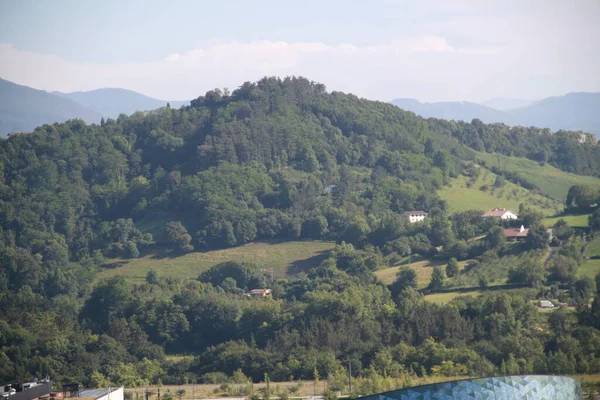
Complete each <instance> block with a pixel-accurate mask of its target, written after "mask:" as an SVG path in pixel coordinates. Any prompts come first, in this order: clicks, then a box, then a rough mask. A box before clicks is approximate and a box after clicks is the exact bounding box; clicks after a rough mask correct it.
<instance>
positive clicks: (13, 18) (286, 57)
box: [0, 0, 600, 101]
mask: <svg viewBox="0 0 600 400" xmlns="http://www.w3.org/2000/svg"><path fill="white" fill-rule="evenodd" d="M598 48H600V0H570V1H565V0H486V1H480V0H421V1H412V0H411V1H400V0H370V1H352V0H331V1H328V0H319V1H315V0H302V1H298V0H291V1H285V0H252V1H249V0H235V1H234V0H221V1H218V2H217V1H204V0H196V1H194V0H187V1H186V0H172V1H168V2H167V1H164V0H162V1H158V0H129V1H125V0H102V1H99V0H97V1H93V0H86V1H80V0H0V78H3V79H6V80H9V81H12V82H15V83H18V84H22V85H26V86H31V87H34V88H37V89H43V90H48V91H62V92H72V91H80V90H92V89H97V88H103V87H120V88H125V89H131V90H135V91H137V92H140V93H143V94H146V95H149V96H152V97H154V98H158V99H161V100H189V99H193V98H196V97H198V96H200V95H202V94H204V93H205V92H206V91H208V90H211V89H214V88H229V89H230V90H233V89H235V88H237V87H239V86H240V85H241V84H242V83H243V82H245V81H256V80H258V79H260V78H262V77H264V76H281V77H285V76H290V75H296V76H298V75H300V76H305V77H307V78H309V79H311V80H314V81H318V82H321V83H323V84H325V85H326V86H327V88H328V90H340V91H344V92H351V93H354V94H356V95H358V96H361V97H366V98H369V99H374V100H382V101H390V100H392V99H394V98H399V97H403V98H416V99H419V100H421V101H457V100H463V101H483V100H486V99H489V98H492V97H511V98H523V99H540V98H544V97H548V96H555V95H562V94H565V93H568V92H582V91H584V92H600V73H599V71H600V52H599V51H598Z"/></svg>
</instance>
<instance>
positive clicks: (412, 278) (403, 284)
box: [390, 267, 418, 296]
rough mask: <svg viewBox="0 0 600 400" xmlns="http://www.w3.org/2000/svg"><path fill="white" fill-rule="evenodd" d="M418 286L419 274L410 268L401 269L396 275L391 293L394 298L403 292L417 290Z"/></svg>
mask: <svg viewBox="0 0 600 400" xmlns="http://www.w3.org/2000/svg"><path fill="white" fill-rule="evenodd" d="M417 284H418V280H417V273H416V272H415V270H414V269H412V268H410V267H400V269H398V272H397V273H396V280H395V281H394V283H392V285H391V286H390V291H391V292H392V294H393V295H394V296H397V295H398V293H400V292H402V291H403V290H404V289H407V288H413V289H416V287H417Z"/></svg>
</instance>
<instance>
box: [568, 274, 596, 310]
mask: <svg viewBox="0 0 600 400" xmlns="http://www.w3.org/2000/svg"><path fill="white" fill-rule="evenodd" d="M595 293H596V282H594V280H593V279H592V278H590V277H589V276H585V277H583V278H581V279H578V280H577V281H575V283H574V284H573V289H572V293H571V297H573V299H574V300H575V301H576V302H577V303H583V304H588V303H589V301H590V299H591V298H592V297H593V296H594V294H595Z"/></svg>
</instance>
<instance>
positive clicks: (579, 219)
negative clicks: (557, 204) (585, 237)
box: [543, 214, 590, 228]
mask: <svg viewBox="0 0 600 400" xmlns="http://www.w3.org/2000/svg"><path fill="white" fill-rule="evenodd" d="M589 216H590V214H566V215H559V216H557V217H551V218H544V221H543V222H544V226H546V227H551V226H554V224H556V223H557V222H558V221H559V220H561V219H564V220H565V221H566V223H567V224H569V226H570V227H572V228H587V227H588V226H589V225H588V218H589Z"/></svg>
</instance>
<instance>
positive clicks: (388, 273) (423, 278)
mask: <svg viewBox="0 0 600 400" xmlns="http://www.w3.org/2000/svg"><path fill="white" fill-rule="evenodd" d="M467 262H468V261H459V263H458V267H459V268H460V270H462V269H463V268H464V267H465V266H466V265H467ZM446 264H447V263H445V262H436V261H431V260H423V261H417V262H414V263H410V264H403V265H397V266H394V267H386V268H381V269H378V270H377V271H375V277H376V278H377V279H378V280H379V281H380V282H382V283H384V284H386V285H389V284H391V283H393V282H394V281H395V280H396V274H397V273H398V270H399V269H400V268H402V267H409V268H411V269H413V270H415V272H416V273H417V283H418V285H419V288H424V287H426V286H427V285H429V281H430V280H431V274H432V273H433V269H434V268H435V267H446Z"/></svg>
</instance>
